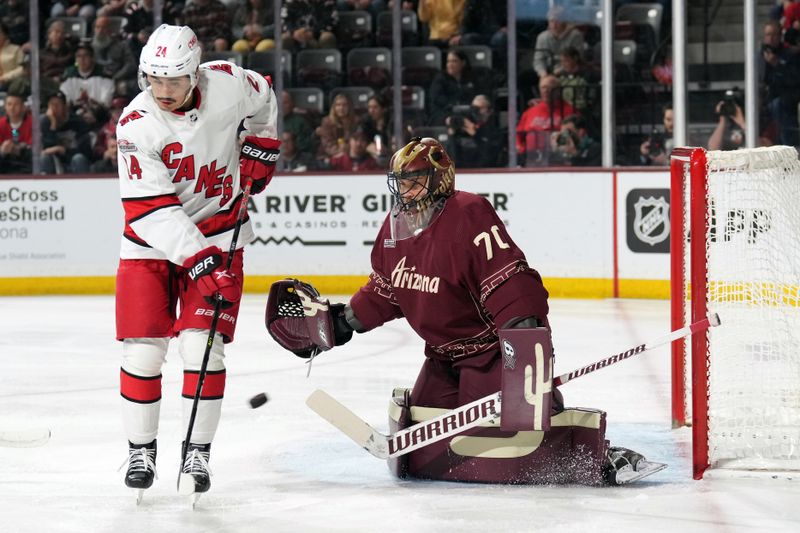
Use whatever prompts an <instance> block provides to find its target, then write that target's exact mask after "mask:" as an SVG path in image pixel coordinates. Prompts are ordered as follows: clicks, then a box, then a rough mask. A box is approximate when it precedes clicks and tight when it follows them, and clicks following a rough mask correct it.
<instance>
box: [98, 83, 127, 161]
mask: <svg viewBox="0 0 800 533" xmlns="http://www.w3.org/2000/svg"><path fill="white" fill-rule="evenodd" d="M126 105H128V100H127V99H126V98H122V97H117V98H114V99H113V100H112V101H111V108H110V109H109V110H108V114H109V117H108V121H106V123H105V124H103V126H102V127H101V128H100V129H98V130H97V137H95V140H94V145H93V147H92V156H93V160H95V161H97V160H99V159H102V158H103V154H104V153H105V151H106V150H107V149H108V139H109V137H112V136H115V135H116V131H117V122H119V119H120V117H121V116H122V110H123V109H125V106H126Z"/></svg>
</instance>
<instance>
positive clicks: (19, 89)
mask: <svg viewBox="0 0 800 533" xmlns="http://www.w3.org/2000/svg"><path fill="white" fill-rule="evenodd" d="M59 90H60V89H59V84H58V82H56V81H55V80H53V78H48V77H47V76H44V77H41V78H39V91H40V94H41V97H40V98H41V101H45V100H47V98H48V97H49V96H50V95H51V94H55V93H57V92H58V91H59ZM32 91H33V82H32V78H31V56H30V54H25V55H24V56H22V75H21V76H18V77H16V78H14V79H13V80H11V82H10V83H9V84H8V93H9V94H16V95H19V96H22V97H23V98H25V99H27V98H28V96H30V95H31V93H32Z"/></svg>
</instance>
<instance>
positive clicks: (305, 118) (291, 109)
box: [281, 90, 316, 154]
mask: <svg viewBox="0 0 800 533" xmlns="http://www.w3.org/2000/svg"><path fill="white" fill-rule="evenodd" d="M281 116H282V117H283V131H289V132H291V133H292V134H293V135H294V143H295V145H296V147H297V151H298V152H300V153H303V152H308V153H311V154H313V153H314V152H315V151H316V150H315V142H314V125H315V124H314V121H313V120H312V118H311V117H309V115H308V113H303V112H302V110H299V109H298V108H297V107H295V105H294V99H293V98H292V95H291V94H290V93H289V92H288V91H285V90H284V91H283V92H282V93H281Z"/></svg>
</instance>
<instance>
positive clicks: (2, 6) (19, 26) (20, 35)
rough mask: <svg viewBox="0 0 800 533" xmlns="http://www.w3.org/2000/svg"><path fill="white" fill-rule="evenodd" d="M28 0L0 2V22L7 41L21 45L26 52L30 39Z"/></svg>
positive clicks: (5, 0) (4, 0)
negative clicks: (6, 32)
mask: <svg viewBox="0 0 800 533" xmlns="http://www.w3.org/2000/svg"><path fill="white" fill-rule="evenodd" d="M29 14H30V7H29V6H28V0H3V1H2V2H0V22H2V23H3V24H5V25H6V29H7V30H8V40H9V41H11V42H12V43H14V44H18V45H21V46H22V47H23V51H25V52H27V51H29V49H28V44H29V43H28V40H29V39H30V23H29V22H28V16H29Z"/></svg>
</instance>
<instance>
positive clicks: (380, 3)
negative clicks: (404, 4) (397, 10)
mask: <svg viewBox="0 0 800 533" xmlns="http://www.w3.org/2000/svg"><path fill="white" fill-rule="evenodd" d="M385 9H386V2H385V0H336V10H337V11H366V12H367V13H369V14H370V16H371V17H372V20H373V21H376V20H378V15H379V14H380V13H381V11H384V10H385ZM404 9H405V8H404Z"/></svg>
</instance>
